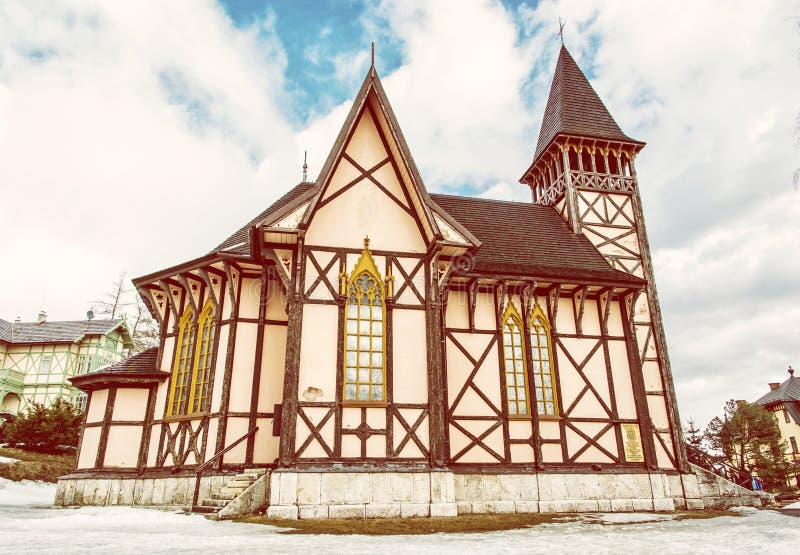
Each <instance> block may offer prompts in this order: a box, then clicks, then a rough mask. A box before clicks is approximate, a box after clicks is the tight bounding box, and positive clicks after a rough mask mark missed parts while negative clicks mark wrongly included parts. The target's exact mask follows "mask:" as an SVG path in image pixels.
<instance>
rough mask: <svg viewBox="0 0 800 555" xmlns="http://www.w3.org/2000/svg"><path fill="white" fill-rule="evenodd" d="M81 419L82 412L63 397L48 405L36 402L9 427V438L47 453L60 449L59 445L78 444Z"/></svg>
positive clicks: (13, 442)
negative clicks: (47, 406)
mask: <svg viewBox="0 0 800 555" xmlns="http://www.w3.org/2000/svg"><path fill="white" fill-rule="evenodd" d="M82 420H83V413H81V411H79V410H78V409H76V408H75V407H74V406H73V405H72V403H69V402H68V401H65V400H64V399H61V398H58V399H56V400H55V402H54V403H53V404H52V405H50V407H49V408H45V406H44V405H42V404H39V403H33V404H32V405H31V406H30V407H29V408H28V410H27V412H26V413H25V414H24V415H22V416H20V417H19V418H17V419H16V420H14V421H13V422H11V423H9V424H8V425H7V426H6V428H5V436H6V441H8V443H11V444H20V445H22V446H24V447H25V449H28V450H31V451H41V452H44V453H55V452H58V451H59V447H60V446H67V447H77V446H78V438H79V436H80V429H81V421H82Z"/></svg>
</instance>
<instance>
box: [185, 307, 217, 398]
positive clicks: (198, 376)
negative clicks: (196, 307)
mask: <svg viewBox="0 0 800 555" xmlns="http://www.w3.org/2000/svg"><path fill="white" fill-rule="evenodd" d="M215 333H216V321H215V320H214V305H213V303H212V302H211V301H207V302H206V306H205V307H204V308H203V310H202V312H200V317H199V318H198V320H197V336H198V341H197V354H196V355H195V358H194V371H193V372H192V386H191V392H190V394H189V412H190V413H197V412H205V410H206V406H207V399H208V381H209V376H210V375H211V359H212V354H213V349H214V334H215Z"/></svg>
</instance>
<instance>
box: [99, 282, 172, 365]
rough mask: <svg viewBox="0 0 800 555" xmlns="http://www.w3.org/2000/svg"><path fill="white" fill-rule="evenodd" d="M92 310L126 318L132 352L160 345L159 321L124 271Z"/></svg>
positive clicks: (105, 314)
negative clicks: (131, 342)
mask: <svg viewBox="0 0 800 555" xmlns="http://www.w3.org/2000/svg"><path fill="white" fill-rule="evenodd" d="M92 310H93V312H95V314H98V315H103V316H108V317H109V318H112V319H114V318H122V319H123V320H125V322H126V324H127V326H128V331H129V333H130V334H131V340H132V341H133V348H132V349H131V353H130V354H135V353H138V352H141V351H144V350H145V349H149V348H150V347H156V346H158V323H157V322H156V321H155V319H154V318H153V316H152V315H151V314H150V311H149V310H148V309H147V306H146V305H145V304H144V301H143V300H142V298H141V296H139V292H138V291H136V289H135V288H134V287H133V284H132V283H131V281H130V280H129V279H128V278H127V277H126V275H125V273H124V272H123V273H121V274H120V275H119V279H117V280H116V281H114V282H113V283H112V284H111V288H110V289H109V290H108V291H107V292H106V293H105V294H104V295H103V296H102V297H101V298H100V299H98V300H95V301H94V302H93V304H92Z"/></svg>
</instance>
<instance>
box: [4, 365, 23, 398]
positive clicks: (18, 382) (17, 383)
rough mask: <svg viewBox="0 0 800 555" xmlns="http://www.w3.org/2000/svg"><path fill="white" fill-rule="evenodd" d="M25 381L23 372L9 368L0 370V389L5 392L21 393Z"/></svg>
mask: <svg viewBox="0 0 800 555" xmlns="http://www.w3.org/2000/svg"><path fill="white" fill-rule="evenodd" d="M24 381H25V372H22V371H21V370H12V369H11V368H0V389H5V390H6V391H18V392H19V391H22V386H23V384H24Z"/></svg>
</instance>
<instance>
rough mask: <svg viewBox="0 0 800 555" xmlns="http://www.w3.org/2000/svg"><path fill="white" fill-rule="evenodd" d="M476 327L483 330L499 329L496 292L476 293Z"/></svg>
mask: <svg viewBox="0 0 800 555" xmlns="http://www.w3.org/2000/svg"><path fill="white" fill-rule="evenodd" d="M475 327H476V328H477V329H481V330H494V329H497V321H496V317H495V302H494V294H493V293H491V292H485V291H481V292H479V293H477V294H476V301H475Z"/></svg>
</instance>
